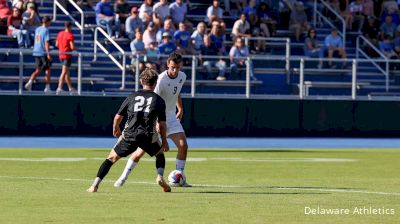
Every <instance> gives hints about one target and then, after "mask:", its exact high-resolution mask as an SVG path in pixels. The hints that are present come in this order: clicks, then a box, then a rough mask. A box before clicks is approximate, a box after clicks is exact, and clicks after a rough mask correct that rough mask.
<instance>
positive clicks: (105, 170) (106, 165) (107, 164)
mask: <svg viewBox="0 0 400 224" xmlns="http://www.w3.org/2000/svg"><path fill="white" fill-rule="evenodd" d="M112 165H113V162H111V161H110V160H108V159H106V160H104V162H103V164H101V166H100V168H99V172H97V177H98V178H100V179H103V178H104V177H105V176H106V175H107V173H108V171H110V169H111V166H112Z"/></svg>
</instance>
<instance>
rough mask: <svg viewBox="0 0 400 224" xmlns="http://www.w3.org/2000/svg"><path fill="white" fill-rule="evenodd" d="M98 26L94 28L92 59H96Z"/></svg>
mask: <svg viewBox="0 0 400 224" xmlns="http://www.w3.org/2000/svg"><path fill="white" fill-rule="evenodd" d="M97 30H98V28H97V27H96V28H95V29H94V43H93V61H96V60H97V33H98V31H97Z"/></svg>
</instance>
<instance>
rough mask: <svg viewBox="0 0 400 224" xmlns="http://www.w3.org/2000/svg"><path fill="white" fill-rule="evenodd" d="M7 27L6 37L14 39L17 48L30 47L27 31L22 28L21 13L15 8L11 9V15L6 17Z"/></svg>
mask: <svg viewBox="0 0 400 224" xmlns="http://www.w3.org/2000/svg"><path fill="white" fill-rule="evenodd" d="M7 26H8V31H7V35H8V36H12V37H16V38H17V42H18V46H19V47H22V48H28V47H30V46H31V40H30V37H29V34H28V31H27V30H25V29H23V28H22V17H21V12H20V11H19V9H18V8H17V7H14V8H13V14H12V15H11V16H10V17H8V20H7Z"/></svg>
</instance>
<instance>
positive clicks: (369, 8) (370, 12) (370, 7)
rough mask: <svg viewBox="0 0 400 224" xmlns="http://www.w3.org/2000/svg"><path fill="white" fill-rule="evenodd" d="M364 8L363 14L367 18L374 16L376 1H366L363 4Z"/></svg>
mask: <svg viewBox="0 0 400 224" xmlns="http://www.w3.org/2000/svg"><path fill="white" fill-rule="evenodd" d="M362 6H363V12H362V13H363V14H364V15H365V16H367V17H368V16H374V1H373V0H364V1H363V3H362Z"/></svg>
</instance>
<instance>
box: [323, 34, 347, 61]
mask: <svg viewBox="0 0 400 224" xmlns="http://www.w3.org/2000/svg"><path fill="white" fill-rule="evenodd" d="M324 47H325V51H327V52H328V58H329V59H332V58H333V55H334V54H335V53H336V54H338V55H339V57H340V58H343V59H344V58H346V52H345V50H344V46H343V40H342V38H341V37H340V36H338V33H337V29H336V28H332V30H331V34H329V35H328V36H326V37H325V46H324ZM328 64H329V67H331V68H335V67H336V65H334V64H333V63H332V60H329V61H328ZM342 67H343V68H344V67H346V62H343V65H342Z"/></svg>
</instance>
